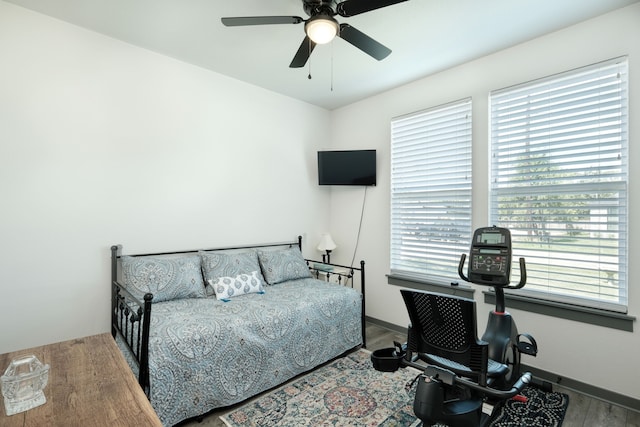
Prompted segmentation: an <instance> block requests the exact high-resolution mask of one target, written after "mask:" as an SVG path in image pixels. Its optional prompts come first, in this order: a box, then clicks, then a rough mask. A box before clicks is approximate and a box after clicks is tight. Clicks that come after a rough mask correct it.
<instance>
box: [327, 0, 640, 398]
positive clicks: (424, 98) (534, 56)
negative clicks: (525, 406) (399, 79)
mask: <svg viewBox="0 0 640 427" xmlns="http://www.w3.org/2000/svg"><path fill="white" fill-rule="evenodd" d="M638 23H640V4H635V5H633V6H629V7H627V8H624V9H621V10H619V11H616V12H613V13H610V14H607V15H603V16H601V17H598V18H596V19H593V20H590V21H587V22H584V23H581V24H579V25H576V26H573V27H570V28H567V29H565V30H562V31H559V32H556V33H552V34H549V35H547V36H544V37H541V38H538V39H535V40H532V41H530V42H527V43H525V44H522V45H519V46H515V47H513V48H511V49H507V50H504V51H501V52H498V53H496V54H493V55H490V56H487V57H484V58H481V59H478V60H475V61H472V62H469V63H467V64H464V65H461V66H459V67H456V68H453V69H450V70H447V71H445V72H442V73H439V74H436V75H433V76H429V77H426V78H424V79H421V80H419V81H416V82H413V83H411V84H408V85H406V86H403V87H400V88H397V89H395V90H392V91H389V92H387V93H384V94H382V95H379V96H376V97H372V98H369V99H367V100H364V101H362V102H359V103H356V104H352V105H350V106H347V107H344V108H342V109H339V110H335V111H334V112H333V113H332V115H333V122H332V132H333V137H332V139H333V142H334V144H335V146H336V147H349V148H351V147H354V146H355V147H358V146H363V147H369V148H375V149H377V150H378V174H379V175H378V186H377V187H375V188H371V189H369V190H368V194H367V206H366V210H365V214H364V222H363V228H362V236H361V241H360V245H359V249H358V255H357V257H356V258H357V259H361V258H362V259H365V260H366V262H367V286H368V293H367V315H368V316H371V317H373V318H376V319H380V320H383V321H386V322H390V323H392V324H396V325H399V326H403V327H406V325H407V324H408V316H407V314H406V309H405V307H404V304H403V302H402V300H401V297H400V292H399V288H398V287H396V286H392V285H388V284H387V280H386V277H385V275H386V274H388V273H389V157H390V149H389V140H390V130H389V129H390V127H389V122H390V119H391V118H392V117H395V116H399V115H403V114H407V113H410V112H414V111H418V110H422V109H425V108H429V107H433V106H437V105H441V104H444V103H447V102H451V101H455V100H458V99H462V98H465V97H468V96H472V97H473V123H474V124H473V168H474V176H473V179H474V182H475V183H476V184H475V185H474V190H473V226H474V228H476V227H481V226H485V225H487V223H488V203H487V201H488V193H487V186H486V185H485V183H487V182H488V122H489V116H488V93H489V92H490V91H491V90H494V89H499V88H503V87H507V86H510V85H514V84H517V83H521V82H526V81H529V80H532V79H536V78H540V77H545V76H548V75H551V74H554V73H558V72H562V71H566V70H569V69H572V68H576V67H580V66H584V65H588V64H591V63H594V62H598V61H602V60H605V59H609V58H614V57H617V56H621V55H629V70H630V84H629V87H630V108H629V111H630V133H629V134H630V146H631V147H630V158H631V162H630V163H631V165H632V166H631V177H630V188H629V190H630V203H629V213H630V216H629V217H630V218H631V224H630V227H629V229H630V236H629V238H630V239H629V240H630V247H629V253H630V270H629V293H630V295H629V300H630V305H629V314H630V315H633V316H640V289H639V288H638V286H636V285H637V283H638V282H639V281H640V263H637V262H634V254H637V253H639V251H640V227H638V226H637V224H635V218H638V217H639V216H640V187H639V184H638V183H639V182H640V166H639V165H638V164H636V165H635V166H633V165H634V163H638V161H639V160H640V157H639V155H640V153H639V151H640V149H639V147H638V144H636V142H637V139H638V135H640V122H639V121H638V110H639V109H640V43H638V41H639V40H640V25H638ZM468 42H469V43H472V42H473V40H469V41H468ZM361 201H362V197H361V190H358V189H344V190H342V189H339V190H334V191H333V192H332V197H331V205H332V208H331V232H332V233H333V236H334V238H335V240H336V243H337V244H338V245H339V248H337V249H336V250H335V251H334V254H333V258H332V259H335V260H336V261H342V262H347V261H350V258H351V256H352V255H351V251H352V250H353V246H354V242H355V235H356V231H357V224H358V219H359V213H360V207H361ZM476 301H478V302H479V303H480V304H479V306H478V313H479V314H480V325H479V330H480V331H482V330H483V329H484V327H485V324H486V317H485V316H484V315H483V313H488V312H489V310H490V309H491V307H490V306H489V305H486V304H484V303H483V302H481V301H482V296H481V294H480V292H479V291H477V292H476ZM510 311H511V312H512V313H513V315H514V317H515V319H516V320H517V323H518V326H519V329H520V331H521V332H530V333H532V334H533V336H534V337H535V338H536V339H537V341H538V344H539V347H540V352H539V355H538V357H537V358H536V359H533V358H531V357H525V358H524V362H525V363H527V364H530V365H532V366H536V367H539V368H541V369H544V370H547V371H550V372H554V373H557V374H560V375H562V376H565V377H568V378H573V379H576V380H579V381H583V382H585V383H590V384H593V385H595V386H597V387H602V388H605V389H608V390H612V391H615V392H619V393H623V394H625V395H627V396H631V397H633V398H636V399H639V398H640V387H638V383H639V382H640V370H638V369H637V355H638V354H639V353H640V336H639V335H640V331H638V329H640V328H638V326H637V325H635V329H636V331H635V332H633V333H629V332H621V331H617V330H612V329H607V328H603V327H598V326H593V325H586V324H581V323H577V322H573V321H568V320H562V319H557V318H554V317H546V316H542V315H537V314H535V313H529V312H525V311H519V310H510Z"/></svg>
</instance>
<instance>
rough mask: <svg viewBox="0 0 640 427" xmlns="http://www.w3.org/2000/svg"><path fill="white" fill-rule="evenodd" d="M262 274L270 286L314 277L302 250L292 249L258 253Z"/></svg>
mask: <svg viewBox="0 0 640 427" xmlns="http://www.w3.org/2000/svg"><path fill="white" fill-rule="evenodd" d="M258 259H259V260H260V266H261V267H262V274H263V275H264V278H265V280H266V281H267V283H268V284H270V285H275V284H276V283H282V282H286V281H287V280H295V279H306V278H308V277H312V275H311V272H310V271H309V267H308V266H307V262H306V261H305V260H304V258H303V257H302V253H301V252H300V249H298V248H297V247H295V246H294V247H291V248H287V249H281V250H273V251H258Z"/></svg>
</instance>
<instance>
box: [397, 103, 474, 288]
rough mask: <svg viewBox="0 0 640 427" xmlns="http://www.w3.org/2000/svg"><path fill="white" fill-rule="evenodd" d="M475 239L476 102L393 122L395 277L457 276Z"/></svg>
mask: <svg viewBox="0 0 640 427" xmlns="http://www.w3.org/2000/svg"><path fill="white" fill-rule="evenodd" d="M470 239H471V99H470V98H469V99H464V100H461V101H457V102H454V103H451V104H447V105H443V106H439V107H436V108H433V109H429V110H426V111H421V112H417V113H413V114H410V115H407V116H402V117H397V118H394V119H392V121H391V260H390V264H391V274H392V275H393V274H400V275H405V276H410V277H416V278H421V279H428V280H429V281H431V282H434V283H443V284H444V283H446V284H449V283H451V281H452V280H455V279H456V278H457V277H458V273H457V271H458V261H459V259H460V254H462V253H464V252H466V251H468V246H469V242H470Z"/></svg>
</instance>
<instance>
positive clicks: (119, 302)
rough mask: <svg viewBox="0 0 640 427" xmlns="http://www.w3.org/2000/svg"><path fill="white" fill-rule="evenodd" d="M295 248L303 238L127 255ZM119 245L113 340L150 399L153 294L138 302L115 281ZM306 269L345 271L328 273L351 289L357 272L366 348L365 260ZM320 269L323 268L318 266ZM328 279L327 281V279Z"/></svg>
mask: <svg viewBox="0 0 640 427" xmlns="http://www.w3.org/2000/svg"><path fill="white" fill-rule="evenodd" d="M294 245H297V246H298V248H299V249H300V250H301V251H302V236H298V239H297V241H296V242H284V243H268V244H261V245H245V246H230V247H223V248H212V249H195V250H183V251H174V252H154V253H145V254H130V255H129V254H128V255H127V256H131V257H145V256H162V255H180V254H189V253H198V252H214V251H223V250H232V249H257V248H270V247H278V246H282V247H285V246H289V247H293V246H294ZM121 251H122V246H121V245H114V246H111V335H112V336H113V338H114V339H115V338H116V336H117V335H118V334H119V335H120V337H121V338H122V342H123V343H124V345H125V346H126V347H127V348H128V349H129V351H130V352H131V355H132V356H133V358H134V360H135V362H136V363H137V365H138V382H139V383H140V386H141V387H142V389H143V390H144V392H145V394H146V395H147V396H149V391H150V382H149V322H150V319H151V303H152V301H153V295H152V294H151V293H147V294H145V295H144V300H143V301H140V300H138V299H137V298H136V297H134V296H133V295H131V293H129V292H128V291H127V290H126V289H125V288H124V286H123V285H122V283H120V282H119V281H118V259H120V257H121V256H122V254H121ZM305 261H306V262H307V265H308V266H309V269H310V270H311V271H312V272H315V277H316V278H318V276H319V274H327V270H326V269H325V267H326V266H329V267H338V268H343V269H345V270H346V273H345V272H339V271H336V272H333V271H331V272H329V274H331V275H336V276H338V277H339V283H342V279H343V278H344V280H345V283H344V284H345V285H346V284H348V282H349V281H351V286H352V287H353V278H354V273H355V272H356V271H358V272H360V292H361V293H362V312H361V323H362V331H361V333H362V346H363V347H365V348H366V346H367V341H366V329H365V301H366V298H365V274H364V261H360V267H359V268H358V267H353V266H345V265H339V264H332V263H329V262H322V261H315V260H311V259H305ZM318 266H322V267H318ZM327 279H328V278H327Z"/></svg>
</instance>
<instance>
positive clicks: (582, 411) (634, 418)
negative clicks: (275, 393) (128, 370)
mask: <svg viewBox="0 0 640 427" xmlns="http://www.w3.org/2000/svg"><path fill="white" fill-rule="evenodd" d="M394 340H395V341H399V342H404V341H406V336H404V335H402V334H400V333H399V332H396V331H392V330H389V329H386V328H384V327H381V326H379V325H376V324H373V323H367V349H368V350H370V351H374V350H377V349H380V348H386V347H393V341H394ZM553 389H554V391H560V392H562V393H566V394H568V395H569V408H568V409H567V414H566V415H565V419H564V423H563V424H562V426H563V427H640V413H639V412H635V411H631V410H628V409H625V408H623V407H620V406H617V405H613V404H611V403H608V402H604V401H602V400H599V399H595V398H592V397H589V396H586V395H584V394H581V393H578V392H576V391H574V390H570V389H567V388H564V387H560V386H554V388H553ZM227 410H228V409H227ZM227 410H223V411H214V412H212V413H210V414H209V415H207V416H206V417H205V418H204V420H203V421H202V422H201V423H198V422H196V421H193V422H187V423H184V424H181V426H189V427H224V426H225V424H224V423H223V422H222V421H220V419H219V418H218V417H219V416H220V415H222V414H223V413H224V412H226V411H227Z"/></svg>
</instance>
